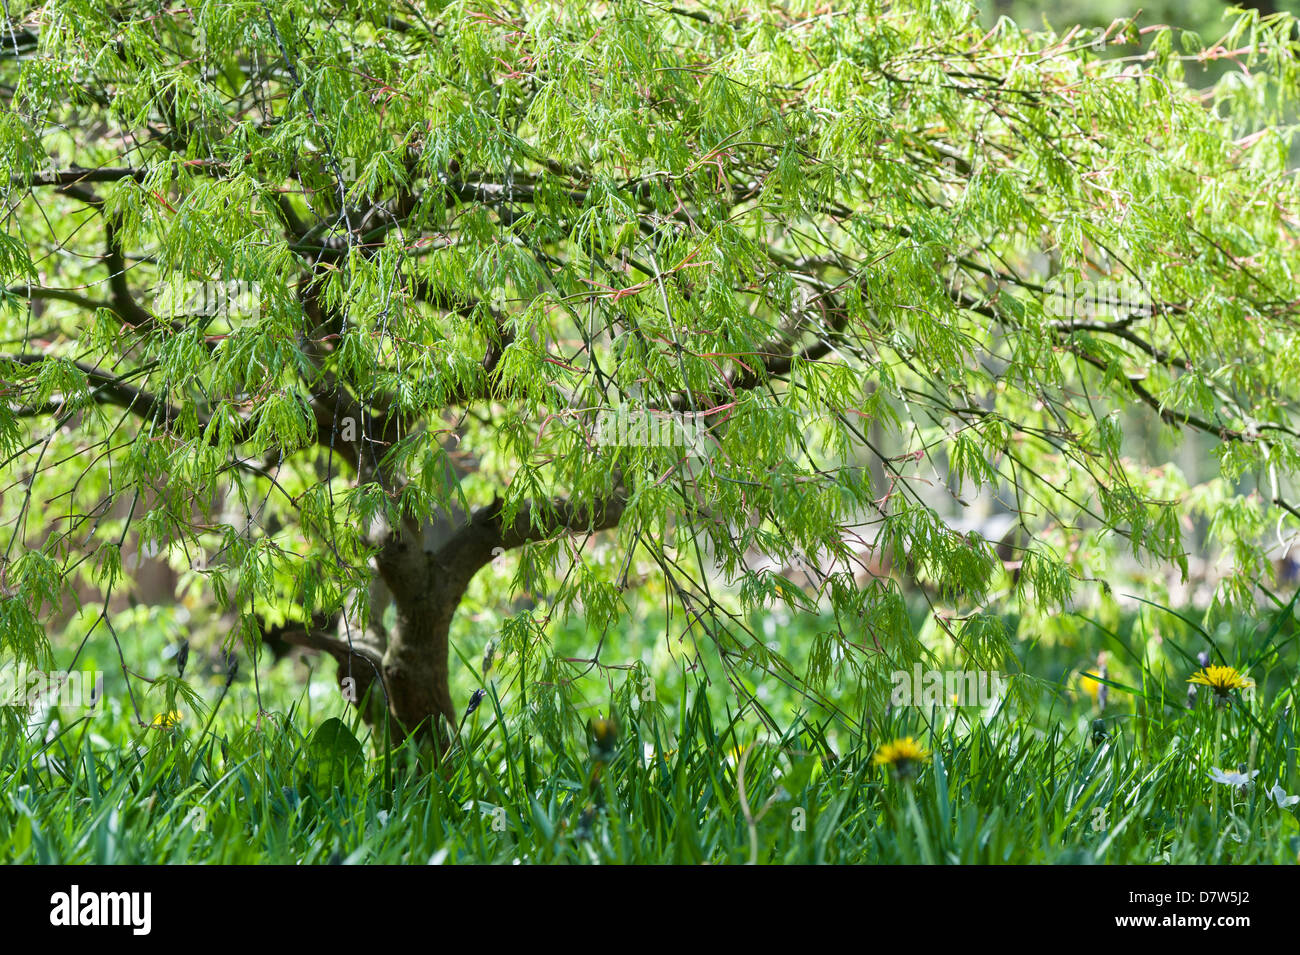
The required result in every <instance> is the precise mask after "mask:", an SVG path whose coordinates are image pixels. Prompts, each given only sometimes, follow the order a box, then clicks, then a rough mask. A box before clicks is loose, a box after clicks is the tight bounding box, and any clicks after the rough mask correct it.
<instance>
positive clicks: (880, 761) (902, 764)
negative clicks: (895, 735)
mask: <svg viewBox="0 0 1300 955" xmlns="http://www.w3.org/2000/svg"><path fill="white" fill-rule="evenodd" d="M929 757H930V751H929V750H928V749H926V748H925V747H924V746H922V745H921V744H920V743H918V742H917V741H916V740H914V739H913V738H912V737H910V736H904V737H903V738H902V739H895V740H890V741H889V742H888V743H885V744H883V745H882V746H881V747H880V748H879V749H878V750H876V755H875V756H874V757H872V760H871V762H872V763H873V764H874V765H876V766H884V767H887V768H888V769H890V770H892V771H893V772H894V773H895V774H897V775H899V776H905V775H907V774H908V773H910V772H911V771H912V769H913V768H914V767H915V766H916V765H918V764H920V763H923V762H925V760H927V759H929Z"/></svg>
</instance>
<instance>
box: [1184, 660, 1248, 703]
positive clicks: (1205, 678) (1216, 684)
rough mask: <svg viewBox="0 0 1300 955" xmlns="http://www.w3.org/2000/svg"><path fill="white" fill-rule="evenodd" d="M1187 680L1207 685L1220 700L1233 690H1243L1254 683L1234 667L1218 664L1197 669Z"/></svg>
mask: <svg viewBox="0 0 1300 955" xmlns="http://www.w3.org/2000/svg"><path fill="white" fill-rule="evenodd" d="M1187 682H1188V683H1199V684H1200V685H1201V686H1208V687H1209V688H1210V689H1211V690H1213V691H1214V695H1215V696H1217V697H1218V698H1219V699H1221V700H1226V699H1227V698H1228V694H1229V693H1231V692H1232V691H1233V690H1244V689H1246V688H1247V687H1252V686H1254V685H1255V681H1254V680H1252V679H1250V678H1249V677H1246V676H1243V675H1242V674H1240V673H1238V672H1237V670H1236V668H1235V667H1220V666H1210V667H1206V668H1205V669H1203V670H1197V671H1196V672H1195V673H1193V674H1192V675H1191V677H1190V678H1189V679H1188V681H1187Z"/></svg>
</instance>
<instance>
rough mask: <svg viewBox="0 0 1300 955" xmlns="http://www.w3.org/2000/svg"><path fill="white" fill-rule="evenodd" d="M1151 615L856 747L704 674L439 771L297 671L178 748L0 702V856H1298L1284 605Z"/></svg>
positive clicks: (1265, 859)
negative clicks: (1219, 779)
mask: <svg viewBox="0 0 1300 955" xmlns="http://www.w3.org/2000/svg"><path fill="white" fill-rule="evenodd" d="M1153 613H1156V614H1158V613H1159V612H1158V611H1153ZM1163 617H1164V622H1163V624H1162V626H1163V627H1164V629H1163V631H1162V634H1163V635H1162V637H1161V638H1160V639H1159V640H1158V641H1153V640H1152V638H1151V637H1152V635H1151V632H1150V621H1151V619H1152V617H1151V616H1150V615H1147V614H1137V615H1132V616H1131V617H1130V618H1129V619H1128V621H1127V623H1126V625H1125V627H1123V628H1121V629H1107V628H1104V627H1101V626H1093V625H1086V626H1085V627H1084V628H1083V630H1082V631H1081V633H1082V635H1083V643H1082V644H1080V645H1078V646H1062V645H1060V644H1055V645H1048V644H1046V643H1043V644H1032V643H1029V644H1022V645H1021V646H1020V647H1019V648H1018V655H1019V664H1020V665H1021V666H1023V667H1024V669H1026V670H1028V671H1031V672H1055V673H1057V674H1058V675H1059V676H1060V679H1059V680H1058V681H1057V683H1056V684H1054V685H1053V684H1047V685H1044V684H1041V683H1036V684H1033V686H1032V687H1031V690H1032V692H1029V693H1024V692H1017V693H1014V694H1011V696H1010V697H1009V698H1008V699H1007V700H1005V701H1004V703H1003V704H1002V705H1001V706H999V707H997V708H996V710H995V711H993V712H991V713H988V714H984V715H981V714H978V713H974V712H971V711H959V710H953V709H948V710H943V709H931V710H925V709H922V708H917V707H893V708H889V709H888V711H886V712H882V713H877V714H876V717H875V719H874V720H873V721H872V723H871V725H870V727H869V729H868V732H867V734H866V735H863V734H861V733H859V732H857V731H854V730H851V729H846V728H844V727H843V726H837V725H835V724H834V723H833V722H832V720H831V719H830V718H829V717H828V716H827V715H826V714H824V713H814V712H807V711H799V710H798V709H797V705H798V700H797V699H795V698H790V699H782V700H777V701H774V702H773V703H772V704H771V705H770V706H769V707H767V709H768V710H769V711H770V712H775V713H779V714H782V715H783V716H784V717H785V718H784V719H783V725H784V726H785V727H786V729H784V731H782V732H780V733H773V732H771V731H769V730H764V729H763V726H762V724H761V723H760V722H759V721H757V720H755V719H754V718H753V711H752V708H750V707H740V708H739V709H737V708H735V700H734V697H731V696H729V695H728V694H727V693H726V692H725V687H726V682H725V680H724V681H719V680H717V679H708V674H707V672H705V671H698V672H696V673H695V674H690V673H681V674H679V677H678V679H679V682H678V683H676V684H673V683H671V681H669V680H668V679H667V678H666V677H665V679H664V680H663V681H662V682H664V683H666V684H668V689H667V690H665V691H664V692H663V694H662V696H661V697H660V702H659V703H658V704H657V705H653V706H647V705H644V704H642V703H640V700H639V699H638V698H637V697H635V696H634V695H633V694H627V693H622V694H620V693H615V694H614V696H613V700H614V702H613V703H612V704H610V705H609V706H607V707H604V709H606V710H608V711H611V712H612V717H613V720H614V721H615V723H616V724H617V733H616V735H615V736H614V738H613V739H612V740H606V741H605V745H602V743H601V741H600V740H595V739H592V738H590V737H589V736H584V735H583V734H582V733H575V732H571V731H569V732H566V731H562V730H560V729H557V727H556V725H554V724H552V723H548V721H547V720H546V719H545V718H544V710H545V706H544V697H542V696H537V697H536V698H534V699H533V700H531V701H530V702H529V703H528V704H527V705H525V704H524V703H522V702H521V701H520V700H518V699H517V698H515V697H513V696H511V694H510V693H509V692H508V687H507V688H506V690H504V691H502V693H503V695H502V696H501V697H498V696H497V695H496V693H497V689H496V686H495V685H494V687H493V693H492V694H491V695H489V696H488V697H487V699H486V700H485V701H484V703H483V704H482V706H481V707H480V708H479V710H478V711H477V712H476V713H474V714H473V715H472V716H470V717H469V718H468V719H467V720H466V722H465V724H464V725H463V727H462V733H461V740H462V742H461V744H460V745H459V746H457V747H456V748H455V750H454V751H453V752H452V753H451V754H450V756H449V757H448V758H447V759H446V760H445V761H444V762H443V764H442V765H441V766H440V767H434V766H432V765H431V764H430V762H429V759H428V757H427V756H424V755H421V754H419V753H417V752H415V751H413V750H411V749H410V748H406V747H399V748H397V749H395V750H393V751H392V752H391V753H388V754H387V755H385V754H383V753H382V752H379V751H380V750H382V747H376V746H373V745H372V743H373V741H372V740H370V739H368V738H367V737H366V733H365V731H364V729H363V728H362V727H361V726H360V725H359V724H358V723H357V722H356V719H355V716H353V715H351V714H350V713H349V712H348V711H347V709H345V708H344V707H342V706H338V705H335V701H334V700H333V698H332V697H329V696H325V697H321V693H320V680H319V679H318V680H317V681H316V682H315V683H313V684H312V686H313V687H314V688H313V689H311V690H307V689H304V687H303V685H302V684H301V683H300V682H298V677H300V674H296V673H294V671H293V670H292V668H291V667H290V666H289V665H288V664H282V665H281V666H279V667H277V668H275V669H274V670H271V671H268V672H266V673H264V674H259V687H258V688H259V691H260V694H261V699H262V703H263V705H264V706H268V707H269V708H271V709H273V710H274V712H271V713H267V712H265V711H263V712H262V713H260V714H259V712H258V710H257V707H256V703H255V700H256V699H257V696H256V694H255V693H253V692H252V691H251V687H249V686H247V685H246V684H245V683H237V684H235V686H234V688H232V689H231V691H230V692H229V693H228V694H224V695H223V694H222V691H221V688H220V684H219V683H218V685H217V687H216V688H215V690H214V691H208V692H205V694H204V695H205V696H206V697H207V698H209V699H211V698H213V697H215V698H218V699H221V703H220V705H219V706H218V707H217V708H216V710H215V712H214V711H213V710H212V709H210V708H208V709H207V710H206V711H204V712H202V713H201V714H200V716H199V717H194V716H193V715H191V714H186V715H185V716H184V718H183V719H182V720H181V721H180V722H179V724H178V725H176V726H174V727H170V728H169V727H163V726H158V727H153V728H150V729H147V730H146V729H142V728H139V727H138V726H137V725H136V724H135V723H134V720H132V719H131V718H129V716H128V714H129V713H130V712H131V711H130V709H129V708H128V707H125V706H123V705H121V704H120V702H118V703H117V705H116V706H106V707H104V708H103V709H102V710H101V711H100V712H98V713H96V714H94V715H91V716H86V715H83V714H79V713H71V712H61V711H59V710H57V709H56V710H51V711H49V712H48V713H46V714H44V716H43V717H42V718H41V719H40V720H38V721H37V722H35V723H33V724H29V725H21V724H20V723H19V721H18V720H16V719H15V718H14V716H13V711H12V710H10V711H7V712H8V715H7V716H6V717H5V723H4V727H3V731H2V732H0V792H2V793H3V796H2V797H0V860H3V861H6V862H37V863H94V864H121V863H126V864H135V863H151V864H152V863H180V862H190V863H195V862H198V863H309V864H310V863H330V862H335V863H338V862H341V863H415V864H425V863H466V862H475V863H515V862H522V863H555V862H563V863H688V864H695V863H706V862H707V863H737V864H738V863H746V862H759V863H777V862H783V863H1234V864H1242V863H1295V862H1296V861H1297V854H1298V853H1300V823H1298V822H1297V818H1296V811H1297V807H1296V806H1295V805H1292V806H1289V807H1285V808H1284V807H1283V806H1280V805H1279V804H1278V803H1277V802H1276V800H1275V799H1274V798H1272V797H1270V795H1269V790H1270V789H1271V788H1272V787H1273V786H1274V785H1280V786H1281V787H1282V791H1283V792H1284V793H1297V792H1300V775H1298V774H1297V768H1296V755H1297V747H1296V738H1297V730H1298V729H1300V726H1298V723H1297V716H1296V711H1295V707H1294V705H1293V701H1294V697H1295V692H1296V665H1295V656H1296V654H1295V649H1296V643H1295V630H1296V627H1295V620H1294V616H1293V608H1292V606H1290V605H1288V606H1287V607H1285V608H1282V609H1279V610H1278V611H1276V612H1275V613H1273V614H1271V615H1269V616H1267V617H1265V618H1264V619H1261V620H1259V621H1242V622H1241V623H1240V624H1239V625H1238V626H1236V627H1235V628H1231V629H1230V630H1229V631H1228V632H1222V631H1221V632H1219V633H1218V634H1216V635H1214V636H1213V637H1212V636H1211V635H1209V634H1204V633H1200V634H1198V633H1197V628H1196V627H1195V626H1194V625H1192V624H1191V623H1190V622H1186V621H1181V620H1179V619H1178V618H1177V617H1172V616H1169V615H1167V614H1166V615H1163ZM786 639H789V640H798V639H799V635H798V634H797V633H787V635H786ZM1207 641H1209V642H1212V643H1213V644H1214V645H1215V646H1217V647H1218V650H1217V652H1218V653H1222V654H1224V659H1225V660H1226V661H1227V662H1229V663H1231V664H1233V665H1235V666H1237V667H1238V668H1239V669H1242V670H1249V672H1250V674H1251V676H1252V677H1253V678H1254V679H1255V681H1256V682H1257V684H1258V689H1257V692H1255V693H1254V694H1253V695H1245V696H1243V695H1242V694H1241V693H1239V692H1234V693H1233V694H1232V698H1233V702H1232V704H1231V705H1229V706H1226V707H1220V706H1216V705H1215V704H1214V703H1213V702H1212V700H1211V699H1209V697H1210V696H1212V694H1211V693H1209V692H1208V691H1205V689H1204V688H1202V690H1203V692H1201V693H1200V694H1199V695H1198V702H1197V703H1196V704H1195V705H1193V706H1190V707H1189V706H1188V705H1187V702H1186V700H1187V692H1186V685H1187V684H1186V679H1187V677H1188V676H1189V675H1190V674H1191V673H1192V672H1194V671H1195V669H1196V668H1197V663H1196V660H1195V652H1199V649H1198V648H1197V647H1196V645H1195V644H1196V643H1200V644H1203V645H1207V646H1208V643H1207ZM1098 646H1107V647H1109V648H1110V651H1111V653H1112V654H1113V657H1114V659H1115V661H1116V663H1115V671H1116V672H1117V673H1120V674H1123V679H1121V678H1120V677H1113V678H1108V682H1109V683H1110V689H1109V691H1108V692H1109V697H1110V698H1109V700H1107V701H1106V702H1107V705H1106V708H1105V709H1103V710H1099V709H1098V707H1097V703H1096V701H1095V700H1094V699H1093V698H1091V697H1089V696H1088V695H1087V694H1082V693H1078V692H1075V691H1073V690H1072V689H1071V686H1072V685H1073V686H1077V680H1075V682H1074V683H1073V684H1071V682H1070V681H1071V680H1072V679H1073V677H1072V676H1071V672H1070V670H1069V668H1068V667H1064V666H1062V665H1061V663H1060V661H1061V660H1062V659H1071V658H1078V657H1079V656H1080V655H1081V654H1082V653H1084V652H1085V649H1084V648H1085V647H1086V648H1087V650H1086V652H1089V653H1092V652H1095V648H1096V647H1098ZM1156 649H1158V650H1159V651H1160V652H1159V653H1156V652H1155V650H1156ZM1194 651H1195V652H1194ZM1184 658H1185V659H1184ZM1216 659H1217V658H1216ZM1076 669H1077V668H1076ZM320 676H321V677H324V676H325V674H323V673H322V674H321V675H320ZM512 685H513V684H512ZM847 693H848V691H846V694H847ZM849 695H851V694H849ZM121 697H122V694H120V693H119V694H114V693H112V692H110V693H109V698H110V699H111V700H114V701H120V699H121ZM462 698H463V697H462ZM148 702H149V704H150V705H152V706H156V707H157V709H158V710H160V711H164V707H166V710H165V711H168V712H169V711H170V709H171V708H172V706H173V705H178V706H179V707H180V708H181V709H182V712H184V707H185V704H184V703H181V704H175V703H174V701H173V700H170V699H167V700H162V701H159V700H149V701H148ZM145 715H146V720H147V719H148V716H149V713H148V712H147V711H146V712H145ZM208 724H210V726H208V728H207V730H206V732H205V726H207V725H208ZM909 735H910V736H915V737H916V738H917V739H918V740H920V741H921V742H922V743H923V744H924V745H925V747H927V748H928V750H929V751H930V754H929V756H928V757H927V758H926V759H925V760H924V762H923V763H922V764H921V765H919V766H917V767H915V770H914V771H913V772H912V773H910V774H908V775H898V774H895V773H892V772H891V771H889V770H888V769H886V768H883V767H880V766H876V765H874V762H873V756H874V754H875V753H876V751H877V749H878V747H879V746H880V744H881V743H883V742H885V741H887V740H890V739H893V738H895V737H902V736H909ZM1239 764H1244V766H1245V769H1246V772H1247V773H1250V772H1255V771H1258V775H1257V776H1256V777H1254V781H1253V783H1252V784H1251V785H1249V786H1247V787H1245V788H1242V787H1238V786H1234V785H1226V784H1222V783H1216V782H1214V781H1213V780H1212V779H1211V778H1210V770H1211V769H1215V768H1219V769H1224V770H1235V769H1237V768H1238V766H1239Z"/></svg>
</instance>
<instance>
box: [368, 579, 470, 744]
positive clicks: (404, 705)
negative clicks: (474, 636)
mask: <svg viewBox="0 0 1300 955" xmlns="http://www.w3.org/2000/svg"><path fill="white" fill-rule="evenodd" d="M438 597H442V598H443V599H441V600H440V599H437V598H438ZM446 597H447V595H445V594H438V593H434V594H430V595H428V596H426V597H423V598H421V599H418V600H414V601H411V602H409V603H403V602H402V601H398V603H397V621H396V626H395V627H394V628H393V631H392V633H390V634H389V639H388V648H387V650H385V652H384V661H383V674H384V688H385V689H386V690H387V693H388V711H389V715H390V716H391V717H392V720H393V723H392V732H393V735H394V737H396V738H398V739H404V738H406V737H407V736H410V735H415V736H416V737H417V738H419V739H420V740H422V741H428V742H431V743H434V744H436V745H437V747H438V748H439V749H441V748H443V747H445V746H446V745H447V744H448V742H449V741H450V739H451V734H452V733H454V732H455V729H456V707H455V705H454V704H453V703H452V700H451V686H450V681H449V677H450V673H449V669H448V635H449V633H450V631H451V618H452V616H453V614H454V613H455V611H456V606H455V603H454V602H451V601H449V600H448V599H446ZM455 599H456V601H457V602H458V601H459V595H457V596H456V598H455Z"/></svg>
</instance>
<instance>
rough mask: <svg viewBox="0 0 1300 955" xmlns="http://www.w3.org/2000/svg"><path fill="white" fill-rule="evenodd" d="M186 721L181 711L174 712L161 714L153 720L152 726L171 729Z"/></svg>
mask: <svg viewBox="0 0 1300 955" xmlns="http://www.w3.org/2000/svg"><path fill="white" fill-rule="evenodd" d="M183 719H185V714H184V713H182V712H181V711H180V710H172V711H171V712H169V713H159V714H158V715H157V716H155V717H154V718H153V722H152V723H150V724H149V725H150V726H159V727H162V728H163V729H170V728H171V727H173V726H178V725H180V722H181V720H183Z"/></svg>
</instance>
